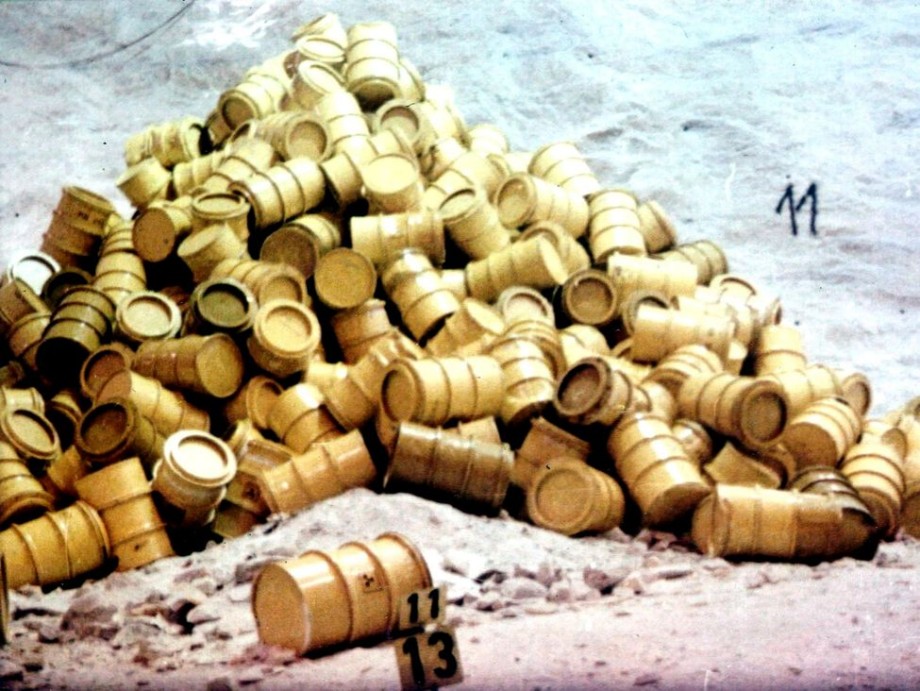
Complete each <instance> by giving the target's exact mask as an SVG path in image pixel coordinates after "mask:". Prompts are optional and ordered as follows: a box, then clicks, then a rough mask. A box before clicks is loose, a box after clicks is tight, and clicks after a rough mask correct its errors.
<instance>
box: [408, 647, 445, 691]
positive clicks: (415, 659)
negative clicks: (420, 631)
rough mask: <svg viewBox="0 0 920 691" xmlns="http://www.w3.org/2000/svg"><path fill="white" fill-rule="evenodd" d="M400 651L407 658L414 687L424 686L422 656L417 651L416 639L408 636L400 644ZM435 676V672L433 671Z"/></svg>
mask: <svg viewBox="0 0 920 691" xmlns="http://www.w3.org/2000/svg"><path fill="white" fill-rule="evenodd" d="M402 651H403V652H404V653H405V654H406V655H408V656H409V664H410V665H411V666H412V681H414V682H415V685H416V686H425V667H424V665H422V656H421V654H420V653H419V649H418V639H416V637H415V636H409V638H407V639H406V640H405V641H403V644H402ZM435 674H437V671H435Z"/></svg>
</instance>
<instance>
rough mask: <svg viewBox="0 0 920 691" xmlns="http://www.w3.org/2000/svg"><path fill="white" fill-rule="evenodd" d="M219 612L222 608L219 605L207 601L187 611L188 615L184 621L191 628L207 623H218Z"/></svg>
mask: <svg viewBox="0 0 920 691" xmlns="http://www.w3.org/2000/svg"><path fill="white" fill-rule="evenodd" d="M221 610H222V607H221V605H220V604H219V603H217V602H214V601H212V600H207V601H205V602H202V603H201V604H200V605H198V606H197V607H193V608H192V609H191V610H189V613H188V614H187V615H186V616H185V621H187V622H188V623H189V624H191V625H193V626H194V625H196V624H204V623H205V622H209V621H218V620H219V619H220V618H221V614H222V612H221Z"/></svg>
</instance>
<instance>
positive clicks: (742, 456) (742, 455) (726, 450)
mask: <svg viewBox="0 0 920 691" xmlns="http://www.w3.org/2000/svg"><path fill="white" fill-rule="evenodd" d="M703 471H704V472H705V473H706V475H707V476H709V477H710V478H711V479H712V481H713V482H718V483H721V484H723V485H743V486H746V487H769V488H771V489H779V488H780V487H782V486H783V481H784V480H785V477H784V476H783V475H782V474H780V473H779V472H777V471H776V469H775V468H774V467H773V466H771V465H768V464H767V463H764V462H763V461H761V460H760V459H759V458H757V457H756V456H754V455H752V454H751V453H748V452H746V451H745V450H744V449H740V448H738V447H737V446H736V445H735V444H733V443H732V442H730V441H728V442H725V445H724V446H723V447H722V449H721V450H720V451H719V453H717V454H716V455H715V458H713V459H712V460H711V461H710V462H709V463H707V464H706V465H704V466H703Z"/></svg>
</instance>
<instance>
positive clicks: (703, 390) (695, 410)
mask: <svg viewBox="0 0 920 691" xmlns="http://www.w3.org/2000/svg"><path fill="white" fill-rule="evenodd" d="M677 403H678V408H679V411H680V415H681V416H682V417H687V418H690V419H691V420H697V421H698V422H701V423H703V424H704V425H706V426H707V427H709V428H711V429H713V430H715V431H717V432H721V433H722V434H727V435H729V436H732V437H734V438H736V439H737V440H738V441H739V442H741V444H742V445H743V446H745V447H747V448H749V449H754V450H757V449H762V448H765V447H769V446H772V445H773V444H774V443H775V442H776V441H778V440H779V439H780V437H781V436H782V435H783V432H784V431H785V430H786V426H787V423H788V420H789V404H788V399H787V398H786V395H785V392H784V391H783V389H782V388H781V387H780V386H779V385H778V384H777V383H776V382H772V381H769V380H766V379H754V378H752V377H739V376H736V375H733V374H729V373H728V372H721V373H718V374H694V375H692V376H690V377H689V378H687V380H686V381H684V383H683V385H682V386H681V387H680V391H679V392H678V396H677Z"/></svg>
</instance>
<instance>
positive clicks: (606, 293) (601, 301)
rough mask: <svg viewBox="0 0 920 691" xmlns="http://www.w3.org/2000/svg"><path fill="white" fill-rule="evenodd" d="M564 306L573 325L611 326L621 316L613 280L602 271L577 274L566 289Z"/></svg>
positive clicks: (568, 280) (563, 294) (565, 285)
mask: <svg viewBox="0 0 920 691" xmlns="http://www.w3.org/2000/svg"><path fill="white" fill-rule="evenodd" d="M562 305H563V307H564V309H565V311H566V314H567V315H568V316H569V317H570V318H571V319H572V321H575V322H578V323H581V324H590V325H591V326H603V325H604V324H609V323H610V322H612V321H613V319H614V318H615V317H616V315H617V294H616V287H615V286H614V283H613V279H612V278H611V277H610V276H609V275H608V274H607V273H606V272H604V271H600V270H599V269H583V270H581V271H576V272H575V273H574V274H572V275H571V276H569V278H568V279H566V281H565V284H564V285H563V286H562Z"/></svg>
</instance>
